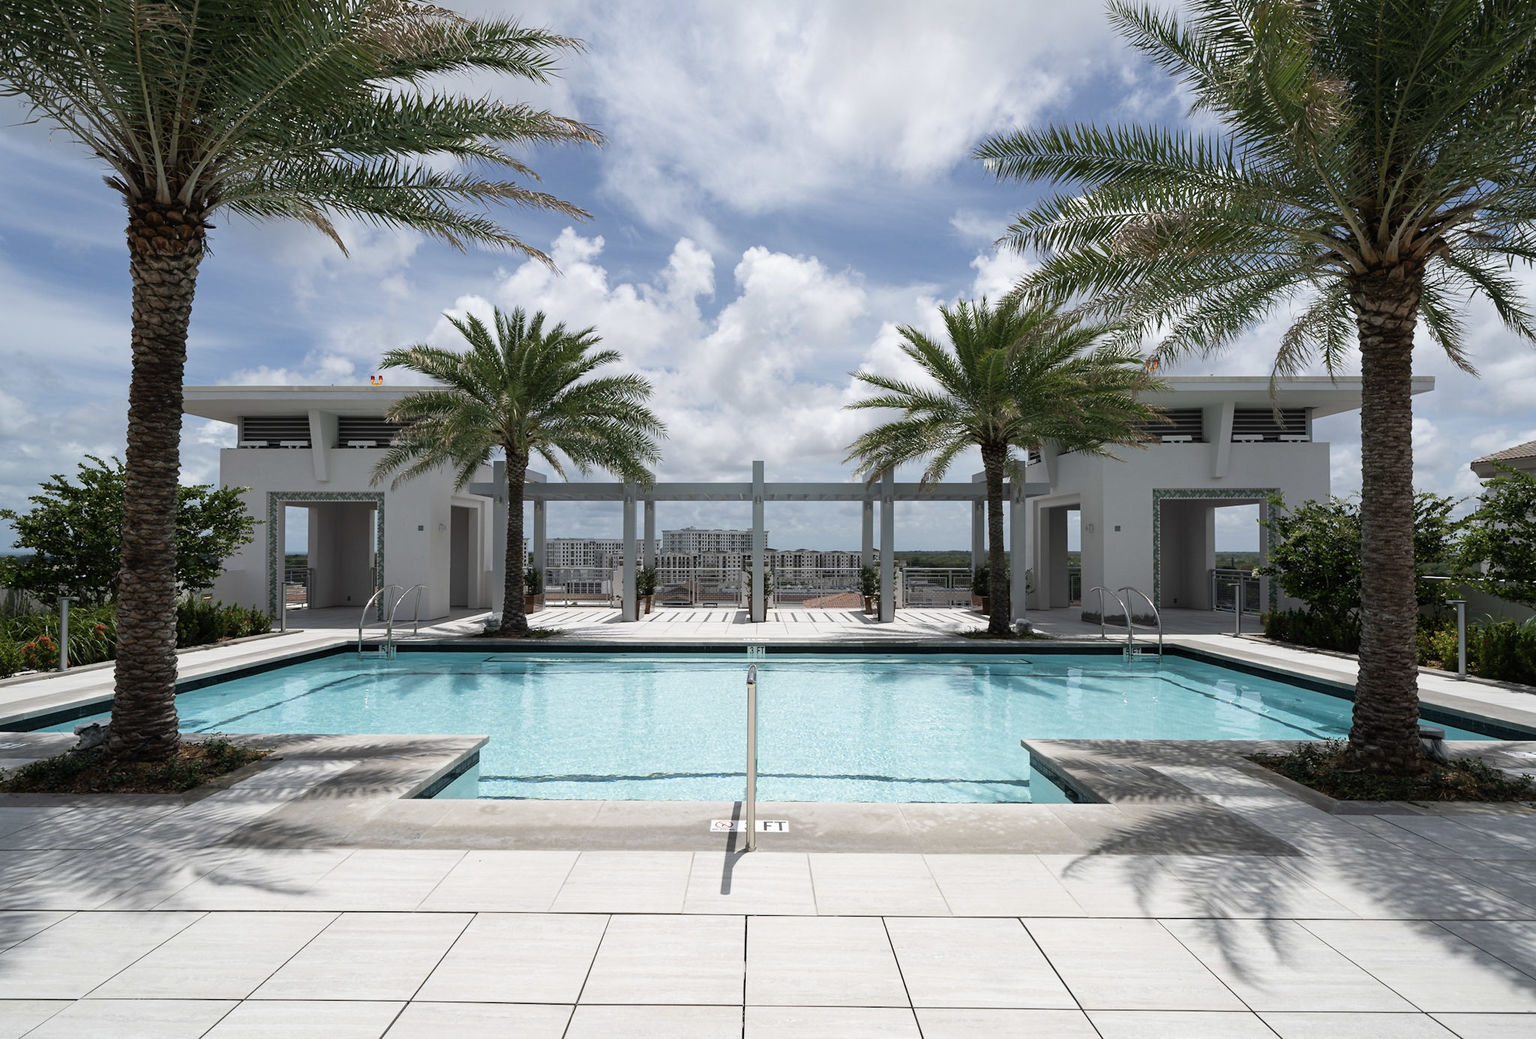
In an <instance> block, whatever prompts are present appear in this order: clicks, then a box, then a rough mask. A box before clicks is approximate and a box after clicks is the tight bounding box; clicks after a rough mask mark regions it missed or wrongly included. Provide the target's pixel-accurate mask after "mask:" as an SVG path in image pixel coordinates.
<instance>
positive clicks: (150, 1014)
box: [27, 999, 236, 1039]
mask: <svg viewBox="0 0 1536 1039" xmlns="http://www.w3.org/2000/svg"><path fill="white" fill-rule="evenodd" d="M235 1006H236V1004H235V1002H234V1001H233V1000H222V999H82V1000H80V1001H79V1002H78V1003H73V1004H71V1005H70V1006H68V1007H66V1008H65V1009H63V1010H61V1011H59V1012H58V1013H57V1014H55V1015H53V1016H52V1017H50V1018H48V1020H47V1021H45V1022H44V1023H43V1024H41V1025H40V1026H38V1027H37V1028H36V1029H35V1030H33V1031H31V1032H28V1033H27V1039H198V1037H199V1036H201V1035H204V1034H206V1033H207V1032H208V1029H210V1028H212V1027H213V1026H214V1024H215V1023H217V1022H218V1021H219V1019H220V1018H222V1017H224V1015H226V1014H228V1013H229V1012H230V1011H231V1010H232V1009H234V1007H235Z"/></svg>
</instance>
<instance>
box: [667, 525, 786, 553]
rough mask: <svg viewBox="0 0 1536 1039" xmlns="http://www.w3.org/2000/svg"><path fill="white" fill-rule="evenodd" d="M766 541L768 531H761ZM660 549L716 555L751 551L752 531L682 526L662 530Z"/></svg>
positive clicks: (668, 551) (670, 551) (672, 551)
mask: <svg viewBox="0 0 1536 1039" xmlns="http://www.w3.org/2000/svg"><path fill="white" fill-rule="evenodd" d="M767 541H768V532H767V531H766V530H765V531H763V542H764V544H766V543H767ZM661 550H662V551H663V552H665V553H668V554H677V555H695V556H718V555H726V554H729V553H733V552H735V553H743V552H744V553H746V554H748V555H750V554H751V553H752V532H751V531H750V530H700V529H699V528H697V527H684V528H683V529H681V530H664V531H662V532H661Z"/></svg>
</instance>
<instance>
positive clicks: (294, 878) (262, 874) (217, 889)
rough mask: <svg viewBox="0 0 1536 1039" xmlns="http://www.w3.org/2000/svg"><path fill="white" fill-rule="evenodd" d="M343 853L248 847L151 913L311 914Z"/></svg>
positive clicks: (340, 850)
mask: <svg viewBox="0 0 1536 1039" xmlns="http://www.w3.org/2000/svg"><path fill="white" fill-rule="evenodd" d="M350 854H352V853H351V852H350V851H348V850H346V849H343V848H292V849H290V848H250V849H245V850H242V851H241V852H240V853H239V854H238V855H237V856H236V857H234V858H232V859H230V861H228V862H227V863H225V864H224V865H222V866H220V867H219V868H217V869H215V870H213V871H212V872H211V873H208V874H207V875H205V876H203V877H200V878H198V879H197V880H194V881H193V882H192V883H190V884H187V885H186V886H185V887H183V888H181V889H180V890H178V891H176V892H174V893H172V894H171V895H169V896H167V897H166V898H165V900H164V901H162V902H160V904H159V905H158V906H156V908H157V909H219V910H239V909H315V910H321V909H324V908H326V907H325V905H324V904H323V902H322V900H321V899H319V898H317V897H316V892H317V891H318V889H319V884H320V881H321V878H323V877H324V876H325V875H326V874H327V873H329V872H330V871H331V870H333V869H335V868H336V867H337V866H339V865H340V864H341V863H342V862H343V861H344V860H345V859H346V858H347V856H348V855H350Z"/></svg>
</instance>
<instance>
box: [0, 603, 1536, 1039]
mask: <svg viewBox="0 0 1536 1039" xmlns="http://www.w3.org/2000/svg"><path fill="white" fill-rule="evenodd" d="M691 612H705V611H691ZM726 612H729V611H715V613H717V614H720V615H723V614H725V613H726ZM783 612H785V613H787V612H789V611H783ZM818 612H823V611H818ZM826 612H830V611H826ZM904 612H905V613H907V614H908V616H906V617H903V616H902V615H901V614H898V622H897V624H896V625H879V626H876V625H872V624H870V623H869V622H868V621H867V620H860V619H858V617H859V615H853V614H849V615H846V616H836V617H827V618H824V619H819V618H814V617H813V618H801V617H794V618H787V617H786V618H781V619H779V620H777V621H775V622H774V624H771V625H745V624H739V623H737V622H735V621H733V620H729V619H727V620H721V619H720V618H719V616H714V615H711V616H709V617H689V616H686V615H684V614H683V613H681V612H679V613H677V614H672V615H670V616H669V615H668V613H667V612H659V613H657V614H652V615H651V618H647V620H646V621H643V622H641V623H639V624H632V625H624V624H620V623H615V622H614V620H613V619H612V611H590V612H589V611H584V610H570V611H563V610H548V611H545V612H544V613H541V614H538V615H536V616H535V618H534V619H535V621H536V622H538V623H540V624H541V625H543V626H549V627H559V628H561V629H563V630H564V631H566V632H567V633H568V634H567V636H566V637H567V638H568V639H571V640H580V641H584V642H588V641H605V642H613V643H615V644H616V645H625V646H628V647H630V648H635V647H637V646H639V645H643V644H646V643H656V642H677V641H682V642H694V643H707V644H710V645H714V646H723V645H745V644H747V643H756V642H762V643H766V644H768V645H769V646H770V653H771V652H772V646H773V645H775V644H777V645H780V646H785V645H788V644H791V643H796V642H825V641H839V642H848V643H869V642H879V643H889V644H891V645H892V646H894V645H896V644H899V643H901V642H909V641H912V642H922V643H925V644H936V643H942V642H946V641H950V640H954V643H955V644H956V645H957V646H960V647H963V645H964V644H963V643H961V642H959V640H955V639H954V635H953V632H954V631H955V630H957V629H960V628H966V627H972V628H974V627H978V626H980V624H981V619H980V618H979V617H977V616H976V615H974V614H970V615H968V616H967V615H959V614H958V613H957V611H939V610H934V611H918V610H914V611H904ZM653 618H654V619H653ZM315 620H317V621H321V620H324V618H319V617H317V618H315ZM1036 620H1037V622H1038V623H1039V625H1040V626H1041V628H1042V629H1044V630H1046V631H1048V632H1052V633H1054V634H1058V635H1063V636H1072V635H1091V636H1096V635H1097V630H1098V629H1097V625H1094V626H1091V627H1090V626H1084V625H1081V623H1080V622H1078V621H1076V620H1075V619H1074V618H1073V617H1071V616H1068V615H1065V614H1063V615H1061V616H1059V617H1058V616H1055V615H1052V614H1043V615H1037V616H1036ZM1231 622H1232V618H1231V617H1230V615H1227V616H1224V617H1223V616H1220V615H1218V616H1215V617H1212V616H1211V615H1198V616H1195V617H1190V618H1187V619H1185V618H1178V617H1174V618H1172V619H1171V620H1170V624H1169V628H1170V630H1172V629H1175V628H1178V629H1179V631H1180V633H1178V634H1174V635H1170V636H1169V640H1170V642H1172V643H1174V644H1177V645H1186V646H1189V647H1191V648H1198V649H1200V650H1202V651H1204V652H1210V653H1218V654H1222V655H1226V656H1229V657H1231V658H1233V659H1236V660H1240V661H1242V662H1245V663H1247V664H1249V665H1252V666H1279V667H1284V668H1287V669H1290V670H1292V671H1295V672H1298V673H1303V674H1306V675H1308V676H1309V677H1312V678H1315V679H1318V680H1322V681H1333V682H1346V683H1347V682H1350V681H1352V680H1353V661H1352V660H1350V659H1349V658H1344V657H1338V656H1334V655H1331V654H1322V653H1311V652H1305V651H1298V650H1294V649H1290V648H1286V647H1277V646H1271V645H1269V644H1267V643H1262V642H1257V641H1253V640H1248V639H1237V638H1233V637H1231V636H1229V635H1224V634H1219V633H1218V632H1219V631H1221V630H1222V629H1223V628H1226V627H1227V626H1229V625H1230V624H1231ZM352 624H353V625H354V630H353V631H352V632H351V633H350V637H351V638H355V620H353V621H352ZM477 625H478V622H477V620H476V619H475V618H474V617H462V618H456V619H454V620H451V621H449V622H447V624H446V625H445V626H443V627H442V628H441V630H440V631H438V632H437V634H444V633H455V632H457V633H465V632H468V631H471V630H474V629H475V628H476V627H477ZM710 625H721V626H724V627H726V628H728V629H730V630H729V631H721V632H718V633H717V631H716V629H714V628H710V627H709V626H710ZM1202 625H1204V626H1205V627H1204V629H1203V630H1200V629H1201V626H1202ZM706 628H707V629H708V631H707V632H705V630H704V629H706ZM737 628H740V629H744V630H741V631H739V632H738V631H736V630H735V629H737ZM1191 628H1193V629H1196V630H1192V631H1191V630H1187V629H1191ZM779 629H782V631H780V630H779ZM871 629H874V630H871ZM897 632H900V634H897ZM423 634H426V632H425V631H424V633H423ZM348 637H349V633H348V632H347V631H346V630H345V628H344V627H342V626H340V625H337V626H335V627H331V628H326V627H324V626H318V627H317V626H311V628H310V630H307V631H304V632H290V633H288V634H286V635H282V636H277V637H273V638H267V639H258V640H254V641H249V642H244V643H241V644H237V645H227V646H221V647H216V648H212V649H207V650H200V651H192V652H188V653H186V654H184V655H183V658H182V672H183V675H184V676H188V677H190V676H195V675H209V674H217V673H219V672H221V671H226V670H230V669H233V668H239V667H245V666H250V665H252V664H257V663H260V662H261V661H263V660H267V659H270V658H272V657H274V656H280V655H287V654H290V653H294V652H299V651H304V650H307V649H317V648H325V647H328V646H333V645H335V644H337V643H338V642H341V641H345V640H346V639H347V638H348ZM1121 637H1123V632H1121ZM548 645H549V648H550V649H555V648H557V647H558V645H559V640H556V641H552V642H550V643H549V644H548ZM1029 648H1030V647H1029V644H1027V643H1026V644H1021V646H1020V649H1021V651H1024V652H1028V650H1029ZM1421 686H1422V691H1423V694H1424V698H1425V699H1426V701H1429V702H1432V703H1436V704H1439V705H1442V706H1444V707H1446V708H1448V709H1452V710H1471V711H1475V712H1476V713H1482V714H1486V715H1489V716H1496V717H1500V718H1503V719H1505V720H1506V721H1508V722H1510V723H1511V724H1532V723H1536V709H1533V706H1536V699H1533V698H1532V694H1531V693H1529V692H1527V691H1523V690H1519V689H1516V688H1513V687H1504V686H1499V685H1496V684H1492V683H1481V682H1458V681H1456V680H1455V679H1454V677H1453V676H1446V675H1425V676H1423V678H1422V680H1421ZM104 689H105V690H107V691H110V672H107V671H101V670H96V671H91V670H81V671H75V672H71V673H69V674H65V675H60V676H55V677H51V678H46V679H38V680H34V681H26V682H21V683H15V682H10V683H0V716H4V715H8V714H14V713H17V712H21V713H35V712H39V711H44V710H51V709H56V708H57V707H58V706H59V705H61V704H67V703H73V702H80V701H82V700H89V699H91V698H99V697H100V696H101V695H103V690H104ZM70 739H71V738H70V737H68V736H65V735H50V734H40V733H27V734H16V733H0V765H5V764H9V763H13V762H15V761H20V760H24V759H27V758H31V757H35V756H39V755H41V754H45V753H49V752H52V751H54V750H56V749H57V748H58V747H60V746H64V745H67V744H68V743H69V742H70ZM268 742H269V743H270V745H271V746H272V747H273V749H274V754H273V757H272V758H270V759H268V761H266V762H264V763H263V764H262V766H260V767H257V768H253V769H251V770H250V774H249V775H247V776H245V777H244V778H242V779H241V780H240V781H239V782H236V783H233V784H231V785H229V786H228V788H227V789H222V790H218V791H215V792H212V793H208V792H200V793H199V795H198V796H192V795H189V796H187V797H165V798H162V797H106V798H70V797H40V796H23V795H0V1037H5V1036H22V1035H26V1036H32V1037H48V1036H69V1037H89V1036H111V1037H124V1036H153V1037H157V1039H158V1037H178V1036H188V1037H191V1036H204V1035H206V1036H212V1037H219V1039H228V1037H231V1036H272V1035H282V1036H284V1037H285V1039H295V1037H304V1036H316V1037H321V1036H323V1037H325V1039H348V1037H352V1036H358V1037H378V1036H383V1035H388V1036H389V1037H391V1039H401V1037H412V1036H464V1035H495V1036H501V1035H507V1036H517V1037H530V1039H540V1037H551V1039H554V1037H562V1039H580V1037H588V1036H612V1035H616V1034H621V1035H625V1036H630V1037H644V1036H656V1037H665V1039H690V1037H695V1036H697V1037H717V1036H718V1037H724V1036H731V1037H751V1039H770V1037H778V1036H793V1037H794V1039H814V1037H820V1036H826V1037H836V1039H859V1037H863V1036H880V1037H885V1036H892V1037H918V1036H921V1037H925V1039H949V1037H960V1036H963V1037H965V1039H977V1037H987V1039H990V1037H1000V1039H1009V1037H1023V1036H1029V1037H1037V1036H1062V1037H1068V1039H1071V1037H1079V1036H1081V1037H1090V1036H1096V1037H1101V1039H1130V1037H1150V1036H1169V1037H1178V1039H1199V1037H1202V1036H1212V1037H1218V1036H1219V1037H1222V1039H1228V1037H1236V1039H1242V1037H1246V1036H1265V1037H1269V1039H1273V1037H1275V1036H1281V1037H1286V1039H1290V1037H1310V1036H1318V1037H1322V1036H1328V1037H1330V1039H1335V1037H1343V1039H1347V1037H1354V1036H1359V1037H1385V1039H1396V1037H1416V1036H1440V1037H1446V1036H1461V1037H1463V1039H1494V1037H1499V1039H1504V1037H1515V1036H1520V1037H1526V1036H1530V1035H1533V1034H1536V812H1533V810H1532V808H1531V806H1526V805H1509V806H1453V807H1447V806H1435V805H1422V804H1389V805H1379V806H1369V807H1362V806H1358V805H1340V804H1334V803H1331V802H1327V801H1326V800H1325V799H1321V798H1317V797H1315V796H1312V797H1308V796H1304V795H1299V794H1298V793H1297V792H1295V791H1294V790H1293V789H1290V788H1288V787H1287V786H1286V785H1284V784H1283V783H1280V782H1277V781H1274V780H1273V779H1271V778H1269V777H1267V775H1266V774H1264V773H1262V772H1261V771H1260V770H1257V769H1256V768H1255V767H1254V766H1252V765H1251V764H1249V763H1246V762H1245V761H1243V760H1242V758H1241V757H1240V756H1239V755H1238V754H1237V748H1234V747H1230V746H1226V745H1205V744H1189V743H1156V742H1148V741H1135V742H1125V743H1109V742H1106V743H1100V744H1094V743H1092V742H1091V741H1073V742H1070V743H1038V744H1032V745H1031V746H1032V750H1033V751H1034V752H1035V753H1037V754H1040V755H1042V757H1045V758H1048V759H1049V760H1050V761H1051V762H1052V763H1053V764H1054V765H1056V766H1059V767H1060V768H1062V769H1064V770H1066V771H1068V772H1070V773H1073V774H1074V775H1076V776H1077V777H1078V778H1079V779H1080V780H1082V781H1083V782H1084V784H1085V785H1086V786H1089V787H1091V788H1093V789H1094V790H1095V791H1096V792H1097V793H1098V794H1099V795H1100V796H1103V797H1104V798H1105V799H1106V803H1099V804H1080V805H1045V804H1040V805H803V804H786V805H763V806H760V811H759V816H760V817H762V818H783V819H786V820H787V821H788V823H789V832H788V833H785V834H777V833H767V834H763V835H762V836H761V838H760V845H759V848H758V850H755V851H752V852H745V851H744V850H743V848H742V847H741V843H740V839H741V835H740V834H719V833H711V832H710V831H709V829H708V824H709V823H710V821H711V820H712V819H718V818H731V817H732V816H733V815H735V814H738V813H739V806H736V805H731V804H726V803H722V804H665V803H645V802H569V803H556V802H486V803H480V802H473V801H465V802H458V803H453V802H447V801H422V800H411V799H410V798H411V795H412V794H414V793H415V792H417V791H418V790H420V789H422V788H423V787H424V786H426V785H429V784H431V783H433V782H434V781H436V780H439V779H441V778H442V777H444V776H445V775H446V774H448V773H449V772H451V771H452V769H453V768H454V767H455V763H456V762H459V761H462V760H463V759H464V758H465V756H466V755H468V754H471V753H472V752H473V750H474V745H475V742H476V741H475V740H474V739H473V738H466V737H420V736H411V737H404V736H402V737H388V736H369V737H284V738H272V739H270V740H269V741H268ZM1485 746H1486V745H1485ZM1532 746H1533V745H1532V744H1520V743H1511V744H1501V745H1499V746H1498V747H1496V748H1494V749H1495V750H1496V752H1497V753H1498V754H1499V755H1500V757H1499V759H1498V760H1499V762H1500V763H1501V764H1503V765H1506V766H1509V767H1512V768H1516V769H1519V768H1523V767H1524V763H1525V762H1527V761H1531V762H1532V771H1536V756H1533V750H1532ZM1457 749H1458V751H1464V750H1465V749H1466V748H1465V747H1459V748H1457Z"/></svg>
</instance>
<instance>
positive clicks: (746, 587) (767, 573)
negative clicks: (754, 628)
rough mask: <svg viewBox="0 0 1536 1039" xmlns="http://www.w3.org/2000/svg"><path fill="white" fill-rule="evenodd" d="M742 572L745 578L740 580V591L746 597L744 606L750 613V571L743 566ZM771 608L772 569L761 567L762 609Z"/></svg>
mask: <svg viewBox="0 0 1536 1039" xmlns="http://www.w3.org/2000/svg"><path fill="white" fill-rule="evenodd" d="M742 574H743V575H744V576H745V578H746V580H745V581H743V582H742V586H741V587H742V593H743V595H744V596H745V598H746V602H745V606H746V609H747V611H748V612H749V613H750V612H751V610H752V571H751V569H750V568H743V569H742ZM772 608H773V571H772V570H770V569H768V568H767V567H766V566H765V567H763V610H764V611H765V612H766V611H767V610H770V609H772Z"/></svg>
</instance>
